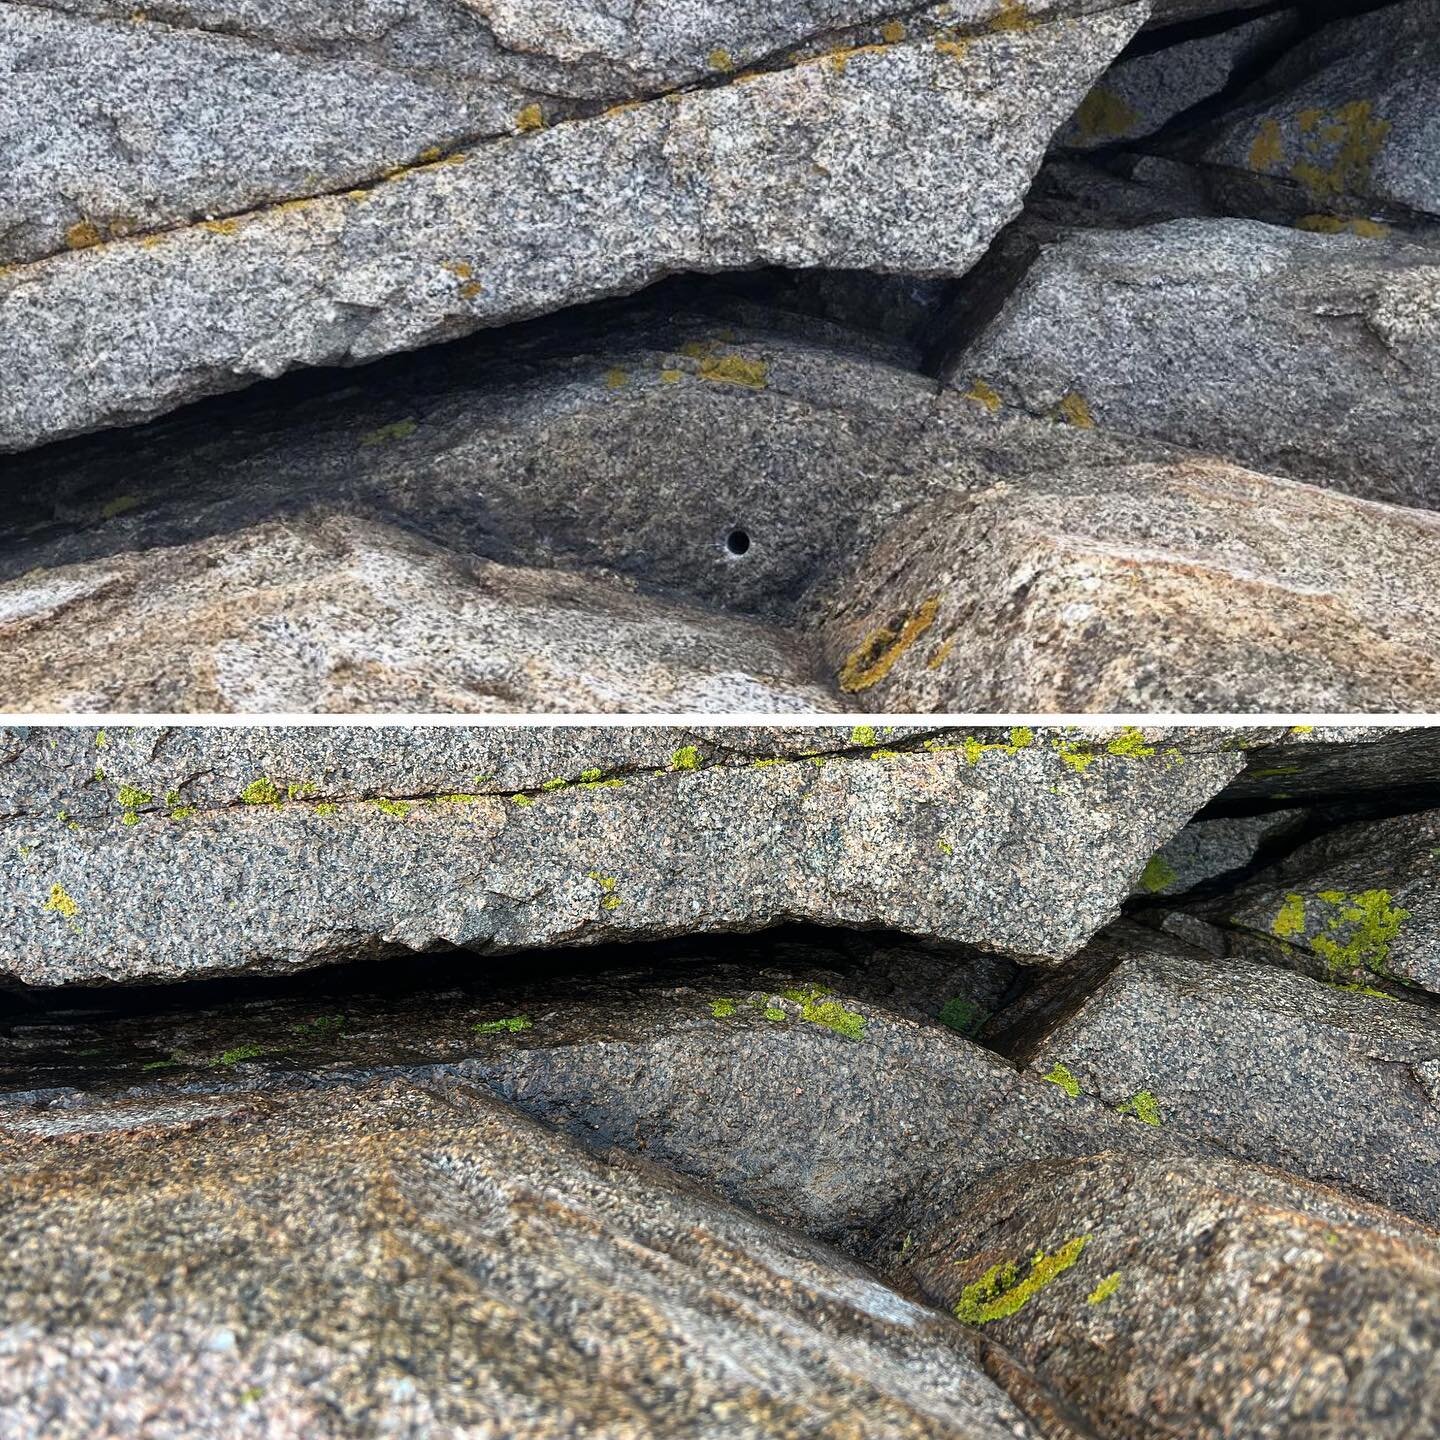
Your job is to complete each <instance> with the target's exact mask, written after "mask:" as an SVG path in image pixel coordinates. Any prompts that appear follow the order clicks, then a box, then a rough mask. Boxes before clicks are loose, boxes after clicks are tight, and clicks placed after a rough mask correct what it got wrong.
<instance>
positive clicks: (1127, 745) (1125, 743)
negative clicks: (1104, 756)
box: [1105, 725, 1155, 760]
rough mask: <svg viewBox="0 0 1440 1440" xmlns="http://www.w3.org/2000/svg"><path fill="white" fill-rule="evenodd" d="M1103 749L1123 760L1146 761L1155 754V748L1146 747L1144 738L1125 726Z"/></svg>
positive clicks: (1135, 730)
mask: <svg viewBox="0 0 1440 1440" xmlns="http://www.w3.org/2000/svg"><path fill="white" fill-rule="evenodd" d="M1105 749H1106V750H1107V751H1109V753H1110V754H1111V755H1119V756H1120V757H1121V758H1122V759H1125V760H1148V759H1149V758H1150V757H1151V756H1152V755H1153V754H1154V753H1155V747H1154V746H1153V745H1147V744H1146V743H1145V736H1144V735H1143V734H1142V733H1141V732H1140V731H1139V730H1137V729H1136V728H1135V727H1134V726H1133V725H1127V726H1126V727H1125V729H1124V730H1122V731H1121V732H1120V734H1119V735H1117V736H1116V737H1115V739H1113V740H1112V741H1111V742H1110V743H1109V744H1108V745H1107V746H1106V747H1105Z"/></svg>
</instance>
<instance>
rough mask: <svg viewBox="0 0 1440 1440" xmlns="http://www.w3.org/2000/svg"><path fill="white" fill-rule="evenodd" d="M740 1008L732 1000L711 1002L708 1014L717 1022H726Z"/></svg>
mask: <svg viewBox="0 0 1440 1440" xmlns="http://www.w3.org/2000/svg"><path fill="white" fill-rule="evenodd" d="M739 1008H740V1007H739V1006H738V1005H736V1003H735V1002H734V1001H733V1000H712V1001H711V1002H710V1013H711V1014H712V1015H713V1016H714V1017H715V1018H716V1019H717V1020H728V1019H729V1018H730V1017H731V1016H732V1015H733V1014H734V1013H735V1012H736V1010H738V1009H739Z"/></svg>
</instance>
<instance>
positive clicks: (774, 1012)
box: [765, 1005, 785, 1020]
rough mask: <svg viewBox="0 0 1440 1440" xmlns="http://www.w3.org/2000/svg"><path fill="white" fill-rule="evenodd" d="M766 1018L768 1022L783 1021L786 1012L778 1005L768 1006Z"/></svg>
mask: <svg viewBox="0 0 1440 1440" xmlns="http://www.w3.org/2000/svg"><path fill="white" fill-rule="evenodd" d="M765 1018H766V1019H767V1020H783V1019H784V1018H785V1012H784V1011H783V1010H782V1009H781V1008H780V1007H779V1006H778V1005H767V1006H766V1007H765Z"/></svg>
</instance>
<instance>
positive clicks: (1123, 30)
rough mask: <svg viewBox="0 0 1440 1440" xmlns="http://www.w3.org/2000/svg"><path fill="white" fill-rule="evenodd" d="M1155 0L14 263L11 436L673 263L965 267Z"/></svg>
mask: <svg viewBox="0 0 1440 1440" xmlns="http://www.w3.org/2000/svg"><path fill="white" fill-rule="evenodd" d="M1148 12H1149V6H1148V4H1146V3H1138V4H1135V5H1130V6H1127V7H1125V8H1123V9H1118V10H1114V11H1111V12H1107V13H1102V14H1097V15H1093V16H1084V17H1076V18H1064V19H1054V20H1052V21H1050V22H1048V23H1043V24H1040V23H1036V24H1030V23H1028V20H1027V23H1026V24H1024V25H1022V26H1002V27H1001V28H999V29H993V28H987V29H984V30H983V31H982V33H980V34H971V33H960V34H956V35H952V33H951V23H952V22H951V21H950V20H949V19H947V18H942V17H937V16H934V15H932V16H931V17H930V19H929V20H928V21H926V22H925V23H923V24H922V23H921V21H922V19H923V17H920V16H917V17H914V18H913V19H912V21H911V26H910V28H907V26H906V25H905V24H900V25H899V26H898V29H891V30H889V32H888V33H887V34H884V35H882V36H881V38H880V40H879V42H878V43H877V44H875V45H868V46H867V45H862V46H860V47H858V48H850V49H843V50H842V51H841V53H839V54H821V55H819V56H816V57H814V58H809V59H802V60H801V61H799V62H796V63H792V62H791V61H790V60H789V59H787V60H786V61H785V62H784V63H783V64H782V65H781V68H778V69H770V70H765V71H762V72H759V73H756V74H754V75H750V76H744V77H735V78H733V79H730V80H727V81H726V83H720V84H717V85H714V86H709V87H702V88H699V89H695V90H688V91H680V92H675V94H674V95H673V97H667V98H664V99H661V100H656V101H654V102H652V103H648V104H640V105H638V106H622V107H618V108H616V109H613V110H611V111H608V112H606V113H604V114H600V115H595V116H591V117H588V118H577V119H573V120H569V119H562V120H561V121H560V123H557V124H555V125H554V126H553V127H550V128H545V116H544V112H543V107H541V109H540V110H538V111H530V112H529V113H528V118H527V120H526V121H525V122H524V123H523V125H522V128H524V129H526V130H527V131H528V133H525V134H521V135H517V136H513V137H510V138H506V139H501V140H496V141H493V142H491V143H486V144H480V145H477V146H473V147H471V148H470V149H469V150H468V151H454V152H451V153H449V154H446V155H443V156H441V157H440V159H439V160H438V161H436V162H434V163H426V164H422V165H418V166H412V167H409V168H407V169H405V170H403V171H402V172H401V173H399V174H397V175H393V176H391V177H389V178H381V179H378V180H377V181H376V182H375V183H374V184H372V185H370V186H368V187H366V188H361V189H356V190H349V191H346V192H345V193H343V194H342V193H334V194H328V195H322V196H318V197H317V198H314V199H311V200H305V201H301V202H299V203H296V204H285V205H281V206H272V207H268V208H262V209H259V210H254V211H250V212H248V213H246V214H244V215H242V216H239V217H236V218H233V219H227V220H225V221H223V222H222V223H220V224H219V225H211V226H208V227H207V226H205V225H194V226H190V227H188V228H185V229H182V230H178V231H174V232H166V233H163V234H161V235H159V236H156V237H144V238H135V239H117V240H111V241H108V242H106V243H103V244H100V245H97V246H94V247H90V248H87V249H84V250H82V251H78V252H76V253H73V254H70V253H67V254H62V255H56V256H52V257H49V258H47V259H42V260H37V261H34V262H32V263H29V264H22V265H18V266H14V267H12V268H11V269H10V270H9V271H8V273H4V274H0V354H3V355H4V356H5V361H4V364H5V372H4V377H3V378H4V382H5V383H4V385H3V387H0V450H16V449H23V448H25V447H27V446H31V445H36V444H39V443H41V442H42V441H45V440H53V439H58V438H61V437H63V436H65V435H73V434H77V433H80V432H82V431H85V430H91V429H97V428H102V427H105V426H109V425H117V424H125V423H131V422H134V421H136V420H140V419H144V418H146V417H148V416H151V415H155V414H159V413H161V412H163V411H165V410H168V409H172V408H174V407H175V406H177V405H181V404H183V403H185V402H186V401H188V400H194V399H197V398H200V397H201V396H204V395H210V394H216V393H219V392H221V391H225V390H230V389H234V388H237V387H239V386H241V385H244V384H246V383H248V382H249V381H250V380H252V379H255V378H259V377H262V376H267V377H269V376H275V375H279V374H281V373H282V372H284V371H286V370H289V369H292V368H295V367H297V366H306V365H325V364H331V365H333V364H348V363H358V362H363V361H366V360H373V359H375V358H377V357H379V356H381V355H385V354H388V353H391V352H393V351H397V350H409V349H414V348H416V347H418V346H421V345H425V344H428V343H432V342H434V341H438V340H444V339H449V338H452V337H454V336H456V335H460V334H464V333H466V332H467V331H471V330H475V329H478V328H482V327H484V326H490V325H498V324H503V323H506V322H508V321H514V320H520V319H524V318H526V317H528V316H532V315H536V314H539V313H542V312H545V311H549V310H555V309H559V308H561V307H563V306H566V305H570V304H574V303H576V302H578V301H582V300H587V299H595V298H599V297H603V296H606V295H616V294H623V293H627V292H630V291H634V290H638V289H640V288H641V287H642V286H644V285H646V284H647V283H649V282H651V281H654V280H657V279H660V278H662V277H664V276H665V275H667V274H670V273H673V272H675V271H679V270H703V271H718V270H727V269H746V268H750V267H754V266H756V265H761V264H781V265H788V266H840V267H847V268H852V269H873V270H880V271H887V272H894V273H905V272H916V273H922V274H930V275H945V274H952V275H953V274H961V273H963V272H964V271H965V270H967V269H968V268H969V267H970V266H971V265H972V264H973V263H974V262H975V261H976V260H977V259H979V257H980V256H981V254H982V253H983V252H984V250H985V248H986V246H987V245H988V244H989V242H990V240H991V239H992V238H993V237H994V235H995V233H996V232H997V231H998V230H999V229H1000V228H1001V226H1003V225H1004V224H1005V223H1006V222H1007V221H1008V220H1010V219H1011V218H1012V217H1013V215H1014V214H1015V213H1016V212H1017V211H1018V209H1019V208H1020V204H1021V201H1022V199H1023V196H1024V192H1025V190H1026V188H1027V187H1028V185H1029V183H1030V180H1031V179H1032V178H1033V175H1034V173H1035V170H1036V169H1037V168H1038V166H1039V164H1040V161H1041V159H1042V157H1043V154H1044V150H1045V147H1046V145H1047V144H1048V142H1049V140H1050V137H1051V136H1052V135H1053V133H1054V132H1055V130H1056V129H1058V128H1059V126H1060V124H1061V123H1062V122H1063V120H1064V119H1065V118H1066V116H1067V115H1068V114H1069V113H1070V112H1071V111H1072V110H1073V109H1074V107H1075V106H1076V105H1077V104H1078V103H1079V101H1080V99H1081V98H1082V97H1083V95H1084V93H1085V92H1086V90H1088V88H1089V86H1090V84H1091V83H1092V82H1093V80H1094V79H1095V78H1096V76H1097V75H1098V74H1099V72H1100V70H1101V69H1102V68H1103V67H1104V65H1105V64H1106V63H1107V62H1108V61H1109V60H1110V59H1111V58H1112V57H1113V56H1114V55H1115V54H1116V53H1117V52H1118V51H1119V50H1120V49H1121V47H1123V45H1124V44H1125V42H1126V41H1127V40H1128V39H1129V37H1130V36H1131V35H1132V34H1133V33H1134V32H1135V30H1136V28H1137V27H1138V26H1139V25H1140V23H1141V22H1142V21H1143V20H1144V19H1145V18H1146V16H1147V15H1148ZM717 54H718V52H717ZM732 66H733V59H732V58H731V57H730V55H729V53H728V52H725V63H723V64H719V63H717V64H716V65H715V66H714V67H713V68H715V69H717V70H719V71H722V72H726V73H727V74H728V71H729V69H730V68H731V67H732ZM741 80H743V83H740V82H741ZM533 126H540V127H541V128H538V129H535V128H533ZM937 154H944V155H946V156H947V157H948V158H947V161H946V163H945V164H943V165H937V164H936V163H935V156H936V155H937Z"/></svg>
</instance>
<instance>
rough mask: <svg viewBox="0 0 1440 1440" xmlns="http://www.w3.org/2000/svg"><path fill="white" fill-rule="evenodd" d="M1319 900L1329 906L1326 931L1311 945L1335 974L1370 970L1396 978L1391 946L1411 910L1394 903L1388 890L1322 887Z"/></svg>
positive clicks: (1313, 939)
mask: <svg viewBox="0 0 1440 1440" xmlns="http://www.w3.org/2000/svg"><path fill="white" fill-rule="evenodd" d="M1316 899H1317V900H1319V901H1321V902H1322V903H1323V904H1324V905H1326V906H1328V907H1329V910H1330V913H1329V914H1328V915H1326V916H1325V930H1324V932H1323V933H1322V934H1318V935H1312V936H1311V937H1310V948H1311V949H1312V950H1314V951H1315V953H1316V954H1317V955H1319V956H1320V958H1321V959H1322V960H1324V961H1325V963H1326V965H1327V966H1328V968H1329V970H1330V972H1331V974H1332V975H1338V974H1346V973H1351V972H1354V971H1357V970H1369V971H1371V972H1372V973H1374V974H1376V975H1379V976H1382V977H1383V978H1385V979H1387V980H1388V979H1393V978H1394V977H1393V976H1392V975H1391V974H1390V970H1389V959H1390V945H1391V942H1392V941H1393V940H1394V939H1395V937H1396V936H1397V935H1398V934H1399V933H1400V926H1401V925H1402V924H1403V923H1404V922H1405V921H1406V920H1408V919H1409V918H1410V912H1409V911H1408V910H1402V909H1400V908H1399V907H1398V906H1396V905H1395V904H1394V902H1393V901H1392V899H1391V897H1390V892H1389V891H1388V890H1362V891H1360V892H1359V893H1358V894H1346V893H1345V892H1343V891H1338V890H1322V891H1321V892H1320V894H1319V895H1318V896H1316Z"/></svg>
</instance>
